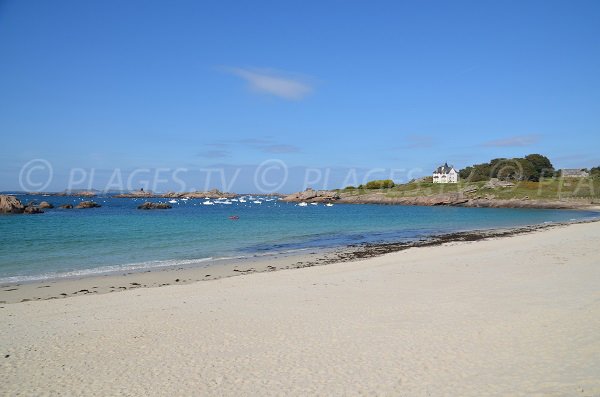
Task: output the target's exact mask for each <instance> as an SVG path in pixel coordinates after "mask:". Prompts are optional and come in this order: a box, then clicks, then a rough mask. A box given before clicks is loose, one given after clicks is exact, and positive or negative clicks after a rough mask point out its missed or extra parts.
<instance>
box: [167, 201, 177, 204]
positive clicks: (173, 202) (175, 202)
mask: <svg viewBox="0 0 600 397" xmlns="http://www.w3.org/2000/svg"><path fill="white" fill-rule="evenodd" d="M169 203H171V204H177V200H169Z"/></svg>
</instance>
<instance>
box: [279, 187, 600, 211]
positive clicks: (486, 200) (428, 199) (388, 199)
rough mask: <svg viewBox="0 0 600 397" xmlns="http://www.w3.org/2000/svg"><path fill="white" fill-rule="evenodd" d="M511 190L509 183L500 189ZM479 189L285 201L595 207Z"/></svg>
mask: <svg viewBox="0 0 600 397" xmlns="http://www.w3.org/2000/svg"><path fill="white" fill-rule="evenodd" d="M494 185H495V186H502V187H508V186H507V185H506V184H505V183H500V185H496V184H495V182H494ZM477 191H478V189H476V186H467V187H466V188H465V189H463V190H462V191H459V192H448V193H441V194H435V195H429V196H426V195H424V196H395V195H391V194H390V192H389V191H387V190H374V191H369V192H365V193H362V194H357V193H356V192H341V193H340V194H338V193H337V192H332V191H316V190H312V189H308V190H306V191H304V192H298V193H294V194H290V195H288V196H286V197H284V198H283V201H287V202H323V201H325V202H327V201H332V200H335V201H336V202H337V203H340V204H387V205H422V206H455V207H478V208H548V209H586V208H591V207H594V205H592V204H590V203H589V202H588V203H585V202H573V201H558V200H554V201H550V200H535V199H531V198H529V197H528V196H524V197H520V198H513V199H499V198H496V195H494V194H484V195H477V194H476V192H477Z"/></svg>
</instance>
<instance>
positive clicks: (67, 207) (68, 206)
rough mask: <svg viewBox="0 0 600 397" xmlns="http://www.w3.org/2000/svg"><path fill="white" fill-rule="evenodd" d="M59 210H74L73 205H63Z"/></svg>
mask: <svg viewBox="0 0 600 397" xmlns="http://www.w3.org/2000/svg"><path fill="white" fill-rule="evenodd" d="M58 208H65V209H68V210H70V209H71V208H73V204H63V205H61V206H60V207H58Z"/></svg>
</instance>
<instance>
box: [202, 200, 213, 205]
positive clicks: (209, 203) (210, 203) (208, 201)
mask: <svg viewBox="0 0 600 397" xmlns="http://www.w3.org/2000/svg"><path fill="white" fill-rule="evenodd" d="M202 204H204V205H214V204H215V203H213V202H212V201H210V200H206V201H204V202H202Z"/></svg>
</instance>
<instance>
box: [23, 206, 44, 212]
mask: <svg viewBox="0 0 600 397" xmlns="http://www.w3.org/2000/svg"><path fill="white" fill-rule="evenodd" d="M23 213H24V214H43V213H44V211H42V210H41V209H40V207H38V206H35V205H28V206H26V207H25V208H24V209H23Z"/></svg>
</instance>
